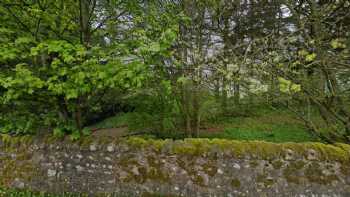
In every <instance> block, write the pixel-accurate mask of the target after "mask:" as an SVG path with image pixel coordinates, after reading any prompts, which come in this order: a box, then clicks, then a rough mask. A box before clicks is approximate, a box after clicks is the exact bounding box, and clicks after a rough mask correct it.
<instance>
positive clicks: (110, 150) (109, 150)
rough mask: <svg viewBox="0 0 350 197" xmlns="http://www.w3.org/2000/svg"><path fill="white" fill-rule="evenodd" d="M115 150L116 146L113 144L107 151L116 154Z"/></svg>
mask: <svg viewBox="0 0 350 197" xmlns="http://www.w3.org/2000/svg"><path fill="white" fill-rule="evenodd" d="M114 150H115V146H114V145H113V144H110V145H108V146H107V151H108V152H110V153H111V152H114Z"/></svg>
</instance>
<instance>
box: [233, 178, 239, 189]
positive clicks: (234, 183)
mask: <svg viewBox="0 0 350 197" xmlns="http://www.w3.org/2000/svg"><path fill="white" fill-rule="evenodd" d="M231 186H232V187H234V188H239V187H241V182H240V181H239V179H237V178H234V179H232V180H231Z"/></svg>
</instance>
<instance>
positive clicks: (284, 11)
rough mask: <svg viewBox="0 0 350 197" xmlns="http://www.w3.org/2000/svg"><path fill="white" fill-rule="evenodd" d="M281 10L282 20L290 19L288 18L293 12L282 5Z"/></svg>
mask: <svg viewBox="0 0 350 197" xmlns="http://www.w3.org/2000/svg"><path fill="white" fill-rule="evenodd" d="M280 9H281V11H282V18H288V17H290V16H292V12H291V11H290V9H289V8H288V7H287V6H286V5H284V4H282V5H281V7H280Z"/></svg>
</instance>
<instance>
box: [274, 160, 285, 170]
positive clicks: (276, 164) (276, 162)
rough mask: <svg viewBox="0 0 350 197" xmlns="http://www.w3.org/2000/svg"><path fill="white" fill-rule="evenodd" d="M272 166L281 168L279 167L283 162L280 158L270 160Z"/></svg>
mask: <svg viewBox="0 0 350 197" xmlns="http://www.w3.org/2000/svg"><path fill="white" fill-rule="evenodd" d="M271 164H272V166H273V168H274V169H277V170H278V169H281V167H282V166H283V162H282V161H281V160H275V161H272V162H271Z"/></svg>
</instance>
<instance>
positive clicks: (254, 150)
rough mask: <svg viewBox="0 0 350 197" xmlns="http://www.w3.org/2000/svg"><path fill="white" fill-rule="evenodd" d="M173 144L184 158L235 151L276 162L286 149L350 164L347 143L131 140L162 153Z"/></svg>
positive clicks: (298, 155) (237, 154) (302, 155)
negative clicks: (309, 152)
mask: <svg viewBox="0 0 350 197" xmlns="http://www.w3.org/2000/svg"><path fill="white" fill-rule="evenodd" d="M169 143H171V144H172V146H171V150H170V151H171V153H173V154H181V155H204V154H206V153H208V152H210V151H211V150H212V149H213V148H216V149H219V150H220V151H222V152H225V153H228V152H231V154H232V155H231V156H233V157H236V158H242V157H246V156H249V157H253V158H257V159H268V160H272V159H276V158H281V157H283V156H285V155H284V154H285V153H286V152H285V150H286V149H290V150H292V151H293V152H294V153H295V156H296V157H297V158H304V157H307V155H308V151H309V150H310V149H313V150H315V151H316V152H317V156H318V159H319V160H333V161H340V162H349V161H350V146H348V145H344V144H336V145H328V144H322V143H282V144H278V143H270V142H263V141H235V140H225V139H185V140H183V141H181V140H179V141H175V142H174V143H172V142H169V141H164V140H145V139H142V138H129V139H128V144H129V145H132V146H134V147H153V148H154V149H156V150H159V151H160V150H161V149H163V148H164V146H165V145H166V144H169Z"/></svg>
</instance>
